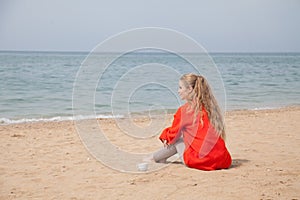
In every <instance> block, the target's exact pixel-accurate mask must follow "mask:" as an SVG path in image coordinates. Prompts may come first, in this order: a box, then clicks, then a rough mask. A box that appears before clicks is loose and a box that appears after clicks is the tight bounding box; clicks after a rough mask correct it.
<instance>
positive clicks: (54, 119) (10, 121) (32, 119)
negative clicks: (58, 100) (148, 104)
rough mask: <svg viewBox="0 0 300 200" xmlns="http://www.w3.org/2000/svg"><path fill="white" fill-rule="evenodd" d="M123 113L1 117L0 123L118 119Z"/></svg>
mask: <svg viewBox="0 0 300 200" xmlns="http://www.w3.org/2000/svg"><path fill="white" fill-rule="evenodd" d="M123 117H124V116H123V115H96V116H95V115H93V116H92V115H90V116H83V115H79V116H65V117H62V116H57V117H51V118H23V119H9V118H0V125H8V124H22V123H35V122H60V121H78V120H86V119H95V118H97V119H117V118H123Z"/></svg>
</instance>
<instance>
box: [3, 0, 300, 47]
mask: <svg viewBox="0 0 300 200" xmlns="http://www.w3.org/2000/svg"><path fill="white" fill-rule="evenodd" d="M141 27H162V28H168V29H174V30H176V31H179V32H182V33H184V34H186V35H188V36H189V37H191V38H193V39H194V40H196V41H197V42H198V43H199V44H201V45H202V46H203V47H204V48H205V49H206V50H207V51H209V52H300V0H222V1H221V0H219V1H217V0H209V1H208V0H205V1H200V0H192V1H183V0H180V1H179V0H163V1H161V0H148V1H142V0H126V1H121V0H120V1H116V0H107V1H101V0H85V1H84V0H0V50H19V51H24V50H31V51H40V50H42V51H91V50H92V49H93V48H94V47H95V46H96V45H97V44H99V43H100V42H102V41H104V40H105V39H107V38H108V37H110V36H112V35H115V34H118V33H119V32H122V31H126V30H128V29H133V28H141ZM178 45H180V44H178Z"/></svg>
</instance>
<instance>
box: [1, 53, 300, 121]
mask: <svg viewBox="0 0 300 200" xmlns="http://www.w3.org/2000/svg"><path fill="white" fill-rule="evenodd" d="M182 55H184V56H182ZM182 55H178V54H175V53H170V52H163V51H157V52H155V51H148V52H147V51H143V52H131V53H126V54H115V53H103V54H101V55H99V59H100V61H99V60H98V59H94V60H93V58H92V57H91V54H90V53H88V52H29V51H25V52H20V51H0V91H1V92H0V111H1V112H0V124H1V125H6V124H15V123H26V122H38V121H64V120H76V119H89V118H93V117H95V116H96V117H97V118H122V117H128V116H130V115H132V114H139V115H149V113H150V114H151V113H152V114H153V113H156V114H160V113H174V112H175V110H176V109H177V108H178V107H179V106H180V105H181V104H183V103H184V102H182V101H181V100H180V99H179V97H178V95H177V88H178V79H179V77H180V76H181V75H182V74H184V73H189V72H194V73H198V74H203V75H205V76H206V75H207V76H209V79H208V81H209V83H210V85H211V87H212V90H213V91H214V93H215V96H216V98H217V100H218V102H219V103H220V105H221V107H222V110H223V111H232V110H260V109H273V108H281V107H286V106H298V105H299V104H300V53H209V54H207V55H205V57H206V58H205V59H206V61H205V62H207V60H209V64H208V65H207V66H206V65H205V62H201V61H200V62H199V63H200V65H203V66H200V67H198V66H194V65H193V64H192V63H190V60H189V59H186V58H191V60H192V59H193V58H195V56H196V55H193V54H192V53H190V54H189V53H186V54H182ZM101 59H102V60H101ZM103 60H105V62H102V61H103ZM205 66H206V67H205ZM86 111H87V112H86ZM91 111H92V112H91Z"/></svg>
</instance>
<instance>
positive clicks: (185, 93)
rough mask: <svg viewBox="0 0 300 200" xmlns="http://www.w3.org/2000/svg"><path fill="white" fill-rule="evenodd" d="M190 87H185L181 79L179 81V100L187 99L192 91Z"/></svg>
mask: <svg viewBox="0 0 300 200" xmlns="http://www.w3.org/2000/svg"><path fill="white" fill-rule="evenodd" d="M192 91H193V90H192V87H191V86H189V87H186V86H185V84H184V82H183V81H182V80H180V81H179V87H178V95H179V97H180V98H181V100H186V101H187V100H188V97H189V94H190V93H191V92H192Z"/></svg>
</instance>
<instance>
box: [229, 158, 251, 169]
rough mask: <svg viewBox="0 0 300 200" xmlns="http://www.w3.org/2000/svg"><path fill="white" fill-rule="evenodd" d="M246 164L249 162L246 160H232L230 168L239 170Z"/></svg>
mask: <svg viewBox="0 0 300 200" xmlns="http://www.w3.org/2000/svg"><path fill="white" fill-rule="evenodd" d="M247 162H250V160H247V159H233V160H232V164H231V166H230V168H239V167H241V166H242V165H243V164H245V163H247Z"/></svg>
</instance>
